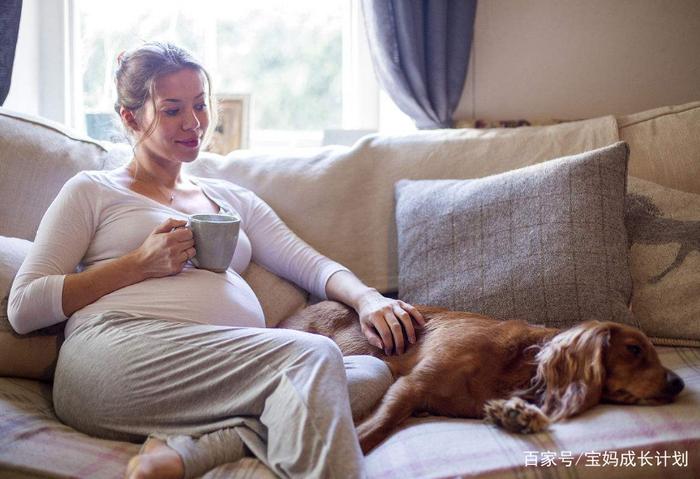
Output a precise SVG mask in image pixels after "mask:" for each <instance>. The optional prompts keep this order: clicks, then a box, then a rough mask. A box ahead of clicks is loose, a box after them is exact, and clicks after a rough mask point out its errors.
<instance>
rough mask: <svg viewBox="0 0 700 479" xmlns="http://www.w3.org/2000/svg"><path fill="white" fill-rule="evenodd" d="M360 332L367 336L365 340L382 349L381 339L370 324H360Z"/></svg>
mask: <svg viewBox="0 0 700 479" xmlns="http://www.w3.org/2000/svg"><path fill="white" fill-rule="evenodd" d="M361 329H362V334H364V335H365V337H366V338H367V342H368V343H369V344H371V345H372V346H374V347H375V348H377V349H384V346H383V345H382V340H381V338H380V337H379V335H378V334H377V333H376V332H375V331H376V330H375V329H374V328H373V327H372V326H367V325H366V324H364V323H363V324H362V325H361Z"/></svg>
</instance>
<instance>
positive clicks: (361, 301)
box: [326, 271, 425, 354]
mask: <svg viewBox="0 0 700 479" xmlns="http://www.w3.org/2000/svg"><path fill="white" fill-rule="evenodd" d="M326 296H327V297H328V299H333V300H336V301H340V302H342V303H345V304H347V305H348V306H351V307H352V308H353V309H355V311H357V314H358V316H359V318H360V327H361V328H362V333H363V334H364V335H365V336H366V337H367V341H369V343H370V344H371V345H372V346H375V347H377V348H380V349H384V352H385V353H386V354H392V352H394V351H395V352H396V353H397V354H403V352H404V351H405V350H406V344H405V341H404V331H405V333H406V337H407V338H408V341H409V342H410V343H411V344H413V343H415V342H416V332H415V326H414V324H413V321H415V322H416V324H417V325H419V326H420V327H423V326H424V325H425V320H424V319H423V316H422V315H421V314H420V312H419V311H418V310H417V309H416V308H414V307H413V306H411V305H410V304H408V303H405V302H403V301H401V300H398V299H391V298H386V297H384V296H382V295H381V294H380V293H379V292H378V291H377V290H376V289H374V288H370V287H369V286H367V285H365V284H364V283H362V281H360V280H359V279H358V278H357V276H355V275H354V274H352V273H350V272H349V271H338V272H337V273H335V274H333V275H332V276H331V277H330V278H329V279H328V282H327V283H326Z"/></svg>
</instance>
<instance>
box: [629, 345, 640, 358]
mask: <svg viewBox="0 0 700 479" xmlns="http://www.w3.org/2000/svg"><path fill="white" fill-rule="evenodd" d="M627 351H629V352H630V353H632V354H633V355H635V356H639V355H640V354H642V348H640V347H639V346H637V345H636V344H628V345H627Z"/></svg>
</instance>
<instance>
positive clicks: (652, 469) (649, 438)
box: [0, 348, 700, 479]
mask: <svg viewBox="0 0 700 479" xmlns="http://www.w3.org/2000/svg"><path fill="white" fill-rule="evenodd" d="M659 357H660V359H661V361H662V363H663V364H664V365H665V366H666V367H668V368H671V369H672V370H673V371H674V372H676V373H677V374H678V375H679V376H680V377H681V378H682V379H683V380H684V381H685V383H686V390H684V391H683V392H682V393H681V395H680V396H679V397H678V399H677V400H676V402H675V403H673V404H669V405H665V406H658V407H648V406H615V405H601V406H596V407H595V408H593V409H592V410H590V411H587V412H586V413H584V414H582V415H580V416H577V417H575V418H572V419H570V420H568V421H565V422H561V423H556V424H554V425H553V426H552V427H551V429H550V430H549V431H545V432H542V433H539V434H536V435H531V436H523V435H517V434H510V433H507V432H504V431H502V430H499V429H497V428H495V427H494V426H491V425H487V424H485V423H484V422H483V421H479V420H476V419H454V418H440V417H422V418H410V419H408V420H407V421H406V422H405V423H404V424H403V425H402V426H401V427H400V429H399V430H398V431H397V432H396V433H395V434H392V435H391V436H390V437H389V438H388V439H387V440H386V441H385V442H383V443H382V444H380V445H379V446H378V447H377V448H376V449H374V450H373V451H372V452H370V453H369V455H368V456H367V457H366V459H365V464H366V468H367V477H368V478H382V479H393V478H396V479H406V478H425V477H488V478H502V479H505V478H530V477H533V478H534V477H577V478H590V479H593V478H611V479H612V478H614V479H620V478H629V479H632V478H638V477H645V478H651V477H655V478H657V477H658V478H664V477H665V478H670V477H673V478H688V479H691V478H694V477H697V472H698V464H700V408H698V402H700V349H681V348H659ZM138 449H139V446H138V445H137V444H130V443H125V442H116V441H106V440H102V439H97V438H93V437H89V436H87V435H85V434H82V433H80V432H78V431H76V430H74V429H72V428H70V427H68V426H65V425H63V424H61V423H60V422H59V420H58V419H57V418H56V416H55V414H54V411H53V406H52V403H51V389H50V387H49V386H48V385H45V384H41V383H38V382H36V381H28V380H22V379H10V378H0V451H1V452H0V471H2V472H3V473H4V474H5V475H7V476H8V477H90V478H96V479H100V478H117V477H123V474H124V469H125V467H126V464H127V462H128V460H129V458H130V457H131V456H133V455H134V454H136V453H137V452H138ZM664 454H668V455H669V456H670V457H669V458H666V459H664ZM623 455H624V456H623ZM623 457H624V458H625V459H623ZM645 457H646V458H647V459H649V458H650V459H651V460H652V462H651V463H650V464H648V463H646V462H644V461H645V459H644V458H645ZM657 457H659V461H658V462H657ZM548 459H553V462H547V461H548ZM623 461H626V462H623ZM0 475H2V474H0ZM3 477H5V476H3ZM223 477H226V478H241V479H242V478H253V477H254V478H271V477H274V475H273V474H272V473H271V472H270V471H269V470H268V469H267V468H266V467H265V466H264V465H263V464H262V463H261V462H260V461H258V460H257V459H254V458H244V459H242V460H241V461H238V462H236V463H234V464H226V465H223V466H219V467H218V468H216V469H215V470H213V471H210V472H209V473H207V474H206V475H205V476H204V479H215V478H223Z"/></svg>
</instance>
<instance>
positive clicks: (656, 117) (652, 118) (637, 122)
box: [618, 105, 700, 130]
mask: <svg viewBox="0 0 700 479" xmlns="http://www.w3.org/2000/svg"><path fill="white" fill-rule="evenodd" d="M695 109H700V105H693V106H689V107H687V108H685V109H682V110H674V111H667V112H665V113H659V114H657V115H654V116H651V117H649V118H644V119H642V120H637V121H634V122H631V123H626V124H624V125H622V126H620V125H619V120H618V128H619V129H620V130H624V129H625V128H627V127H628V126H634V125H638V124H640V123H644V122H645V121H651V120H656V119H658V118H663V117H665V116H669V115H676V114H678V113H686V112H688V111H691V110H695Z"/></svg>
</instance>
